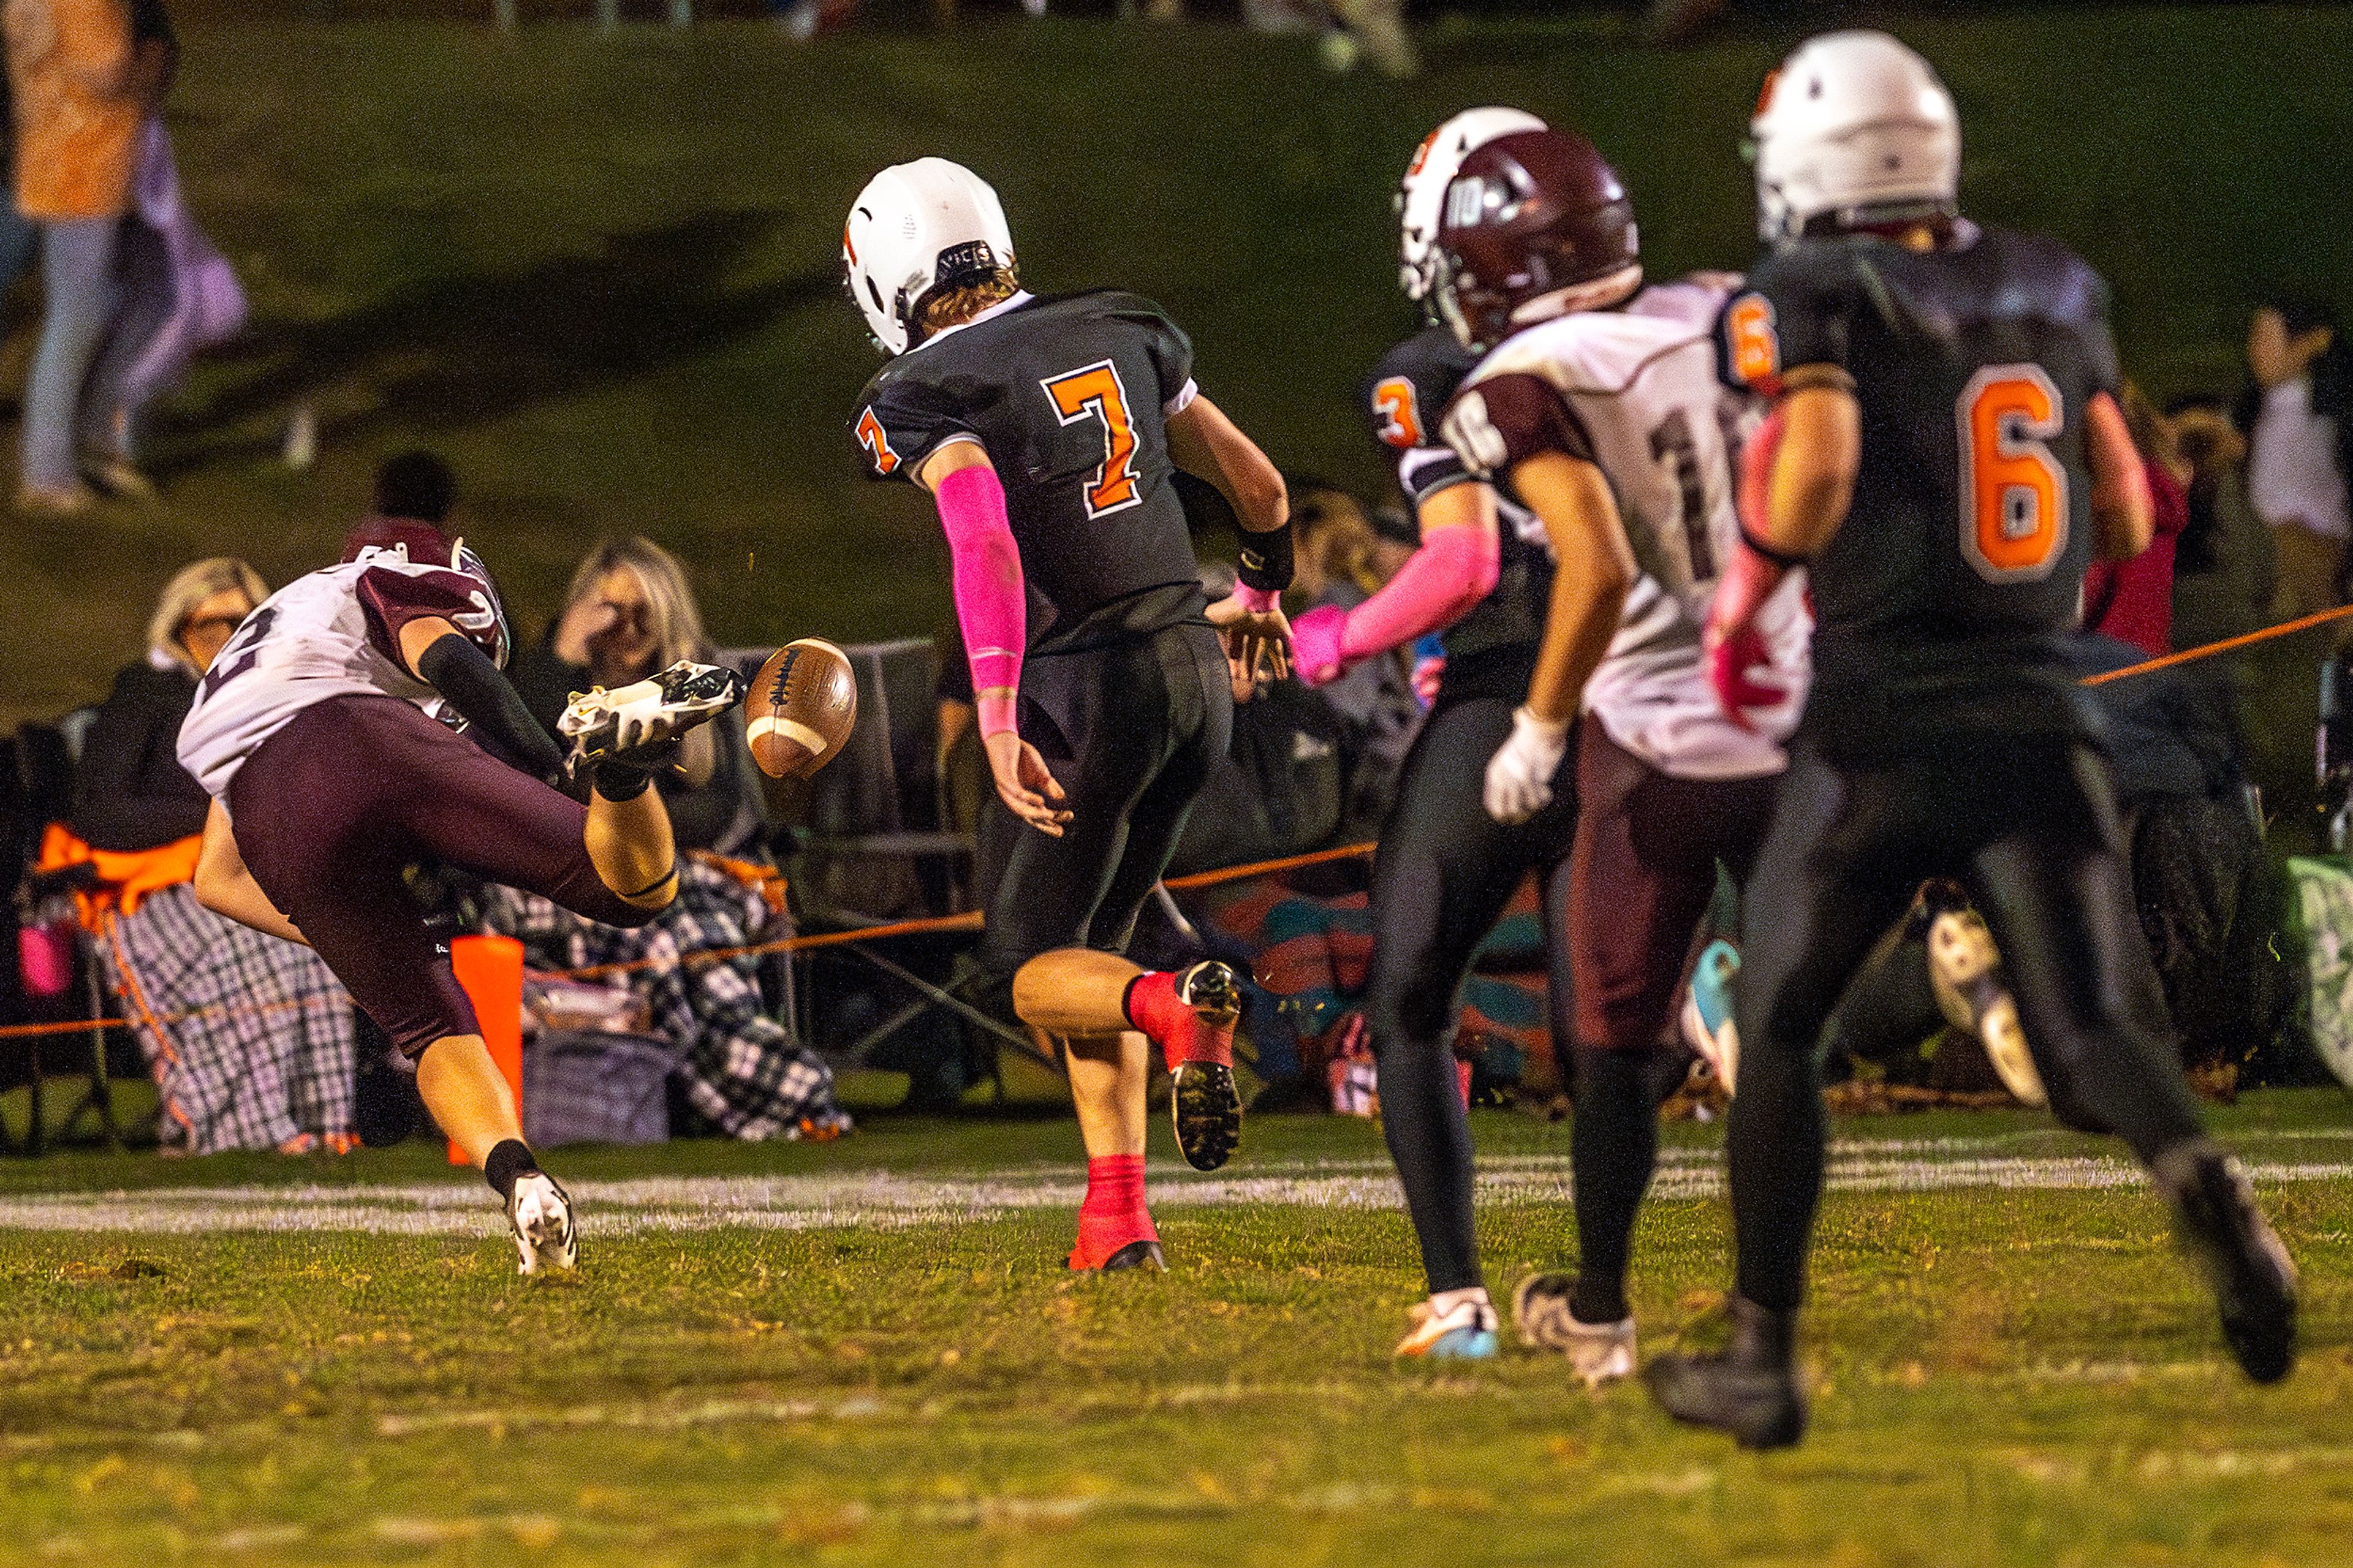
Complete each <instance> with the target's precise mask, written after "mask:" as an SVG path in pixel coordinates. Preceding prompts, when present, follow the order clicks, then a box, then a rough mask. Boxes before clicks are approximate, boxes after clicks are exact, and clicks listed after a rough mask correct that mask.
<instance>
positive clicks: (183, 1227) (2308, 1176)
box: [0, 1140, 2353, 1236]
mask: <svg viewBox="0 0 2353 1568" xmlns="http://www.w3.org/2000/svg"><path fill="white" fill-rule="evenodd" d="M1994 1147H1995V1145H1994V1142H1993V1141H1985V1142H1963V1141H1958V1140H1954V1141H1937V1142H1933V1143H1928V1144H1908V1145H1907V1144H1902V1143H1896V1142H1878V1141H1872V1142H1849V1143H1841V1144H1840V1145H1838V1146H1837V1147H1836V1148H1835V1149H1834V1150H1833V1152H1832V1156H1831V1167H1830V1175H1829V1181H1830V1186H1831V1190H1832V1191H1836V1192H1851V1193H1928V1192H1949V1191H1957V1190H1962V1189H1992V1190H2008V1191H2047V1192H2057V1191H2089V1190H2094V1189H2100V1188H2108V1187H2122V1186H2137V1185H2139V1184H2141V1183H2142V1181H2143V1180H2144V1178H2143V1176H2142V1174H2141V1173H2140V1170H2139V1168H2138V1167H2137V1165H2135V1164H2134V1163H2132V1162H2131V1161H2129V1160H2127V1159H2125V1158H2122V1157H2120V1156H2109V1155H2096V1156H2093V1155H2049V1156H2031V1155H2018V1154H2004V1153H1998V1152H1994ZM1924 1156H1925V1157H1924ZM2252 1170H2253V1174H2254V1177H2255V1179H2256V1180H2257V1181H2259V1182H2265V1183H2273V1184H2279V1183H2305V1182H2342V1181H2346V1180H2348V1179H2353V1163H2346V1162H2337V1161H2289V1160H2274V1161H2268V1162H2265V1161H2257V1162H2254V1163H2253V1165H2252ZM1154 1174H1155V1183H1154V1197H1155V1202H1157V1203H1158V1204H1159V1205H1163V1206H1164V1207H1166V1208H1172V1209H1174V1208H1187V1207H1207V1208H1220V1207H1239V1206H1245V1205H1260V1206H1269V1205H1271V1206H1295V1207H1311V1208H1349V1209H1395V1208H1398V1207H1399V1206H1400V1196H1399V1194H1398V1184H1397V1178H1396V1176H1395V1174H1394V1173H1391V1172H1390V1171H1389V1170H1388V1167H1387V1166H1386V1165H1384V1164H1380V1163H1374V1162H1356V1161H1350V1162H1345V1163H1341V1162H1335V1163H1315V1164H1304V1163H1289V1164H1282V1165H1271V1166H1265V1167H1261V1168H1260V1169H1258V1170H1255V1171H1250V1172H1247V1173H1235V1174H1231V1175H1227V1176H1218V1177H1197V1176H1192V1175H1190V1174H1189V1173H1182V1174H1180V1173H1179V1168H1178V1167H1174V1166H1171V1167H1167V1168H1166V1169H1165V1170H1164V1169H1161V1168H1157V1167H1155V1173H1154ZM1074 1175H1075V1173H1070V1172H1065V1171H1058V1170H1054V1169H1051V1168H1048V1167H1039V1168H1036V1169H1034V1170H1031V1171H1029V1172H1022V1173H1003V1174H997V1175H988V1176H958V1175H897V1174H893V1173H889V1172H881V1171H860V1172H841V1173H826V1174H804V1175H780V1176H660V1177H645V1178H639V1179H635V1180H629V1181H617V1182H579V1183H575V1184H573V1188H572V1190H573V1194H574V1195H575V1198H576V1199H577V1200H578V1202H579V1204H580V1206H581V1209H582V1214H583V1218H584V1221H585V1222H586V1224H587V1225H589V1226H591V1227H592V1229H593V1232H594V1233H596V1234H601V1235H605V1236H626V1235H630V1234H635V1233H639V1232H649V1231H702V1230H718V1229H725V1228H730V1227H736V1228H744V1229H754V1230H825V1229H847V1228H853V1227H859V1226H871V1227H878V1228H888V1229H900V1228H903V1227H906V1226H920V1225H936V1224H955V1223H959V1222H970V1221H976V1220H988V1219H994V1218H997V1217H1000V1216H1003V1215H1010V1214H1016V1213H1020V1212H1023V1211H1027V1210H1032V1209H1052V1208H1072V1207H1075V1206H1076V1205H1077V1204H1078V1202H1079V1199H1080V1198H1081V1196H1082V1193H1083V1189H1082V1186H1081V1184H1079V1183H1078V1182H1077V1181H1076V1180H1074V1179H1073V1176H1074ZM1652 1190H1653V1192H1654V1193H1655V1194H1657V1195H1658V1196H1659V1197H1661V1198H1663V1199H1667V1200H1670V1201H1672V1200H1677V1199H1681V1200H1685V1201H1693V1200H1706V1199H1714V1198H1716V1197H1719V1196H1721V1195H1722V1194H1723V1192H1724V1172H1723V1166H1722V1163H1721V1161H1720V1159H1719V1158H1718V1156H1717V1155H1716V1153H1715V1152H1714V1151H1712V1150H1693V1149H1667V1150H1662V1159H1661V1163H1660V1170H1659V1175H1658V1179H1657V1181H1656V1183H1655V1184H1653V1188H1652ZM1479 1192H1480V1196H1481V1198H1482V1201H1485V1202H1488V1203H1506V1204H1508V1203H1566V1202H1567V1201H1568V1199H1569V1196H1570V1185H1569V1174H1568V1163H1567V1160H1566V1159H1565V1158H1563V1157H1561V1156H1558V1155H1522V1156H1516V1157H1511V1158H1505V1159H1498V1160H1493V1161H1487V1162H1482V1170H1481V1172H1480V1174H1479ZM495 1223H496V1221H495V1211H494V1210H493V1209H492V1208H491V1202H490V1199H489V1196H488V1194H484V1193H483V1192H482V1191H481V1190H480V1187H479V1186H478V1185H477V1184H471V1183H451V1184H425V1183H417V1184H405V1185H386V1186H332V1187H327V1186H299V1187H266V1186H255V1185H246V1186H224V1187H185V1188H174V1189H164V1190H159V1191H150V1192H137V1193H121V1192H115V1193H58V1194H37V1195H22V1196H13V1197H0V1229H18V1230H42V1231H113V1232H127V1233H132V1234H148V1235H188V1234H207V1233H212V1232H219V1231H346V1232H365V1233H374V1234H379V1235H393V1236H430V1235H466V1234H481V1233H483V1232H484V1231H486V1230H489V1229H491V1228H493V1227H494V1226H495Z"/></svg>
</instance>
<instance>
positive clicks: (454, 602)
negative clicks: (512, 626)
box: [353, 566, 497, 669]
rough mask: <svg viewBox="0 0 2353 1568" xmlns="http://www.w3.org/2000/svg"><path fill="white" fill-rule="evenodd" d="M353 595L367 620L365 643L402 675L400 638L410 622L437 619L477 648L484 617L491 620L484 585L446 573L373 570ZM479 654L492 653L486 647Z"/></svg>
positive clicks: (404, 664)
mask: <svg viewBox="0 0 2353 1568" xmlns="http://www.w3.org/2000/svg"><path fill="white" fill-rule="evenodd" d="M353 593H354V594H355V595H357V596H358V599H359V602H360V609H361V611H362V613H364V615H365V616H366V617H367V633H368V641H369V642H370V643H372V644H374V645H375V650H376V651H377V652H378V653H381V654H382V655H384V656H385V658H388V659H390V660H392V662H393V663H394V664H395V665H396V666H398V667H399V668H402V669H406V668H409V664H408V660H406V658H402V657H401V653H400V634H401V632H402V630H403V629H405V628H406V626H408V625H409V624H410V623H411V622H413V621H422V620H428V619H431V618H432V617H434V616H439V617H440V618H441V619H443V620H445V621H448V622H449V623H450V624H451V625H452V626H456V627H458V629H459V631H461V632H463V633H465V634H466V635H467V636H468V637H471V638H472V639H473V640H474V641H475V642H476V643H480V642H481V641H482V638H481V637H480V636H478V635H477V633H476V628H477V627H478V626H480V625H482V624H484V622H485V617H489V618H491V619H493V620H494V619H495V611H494V610H493V608H492V606H491V603H490V599H489V596H488V595H485V594H484V593H483V591H482V585H481V584H480V583H478V582H476V581H475V580H474V579H473V578H471V577H469V576H467V575H466V574H464V573H462V572H452V571H449V570H448V569H447V568H444V567H438V566H409V567H405V568H404V567H398V566H371V567H369V568H368V569H367V570H366V571H364V572H363V573H361V574H360V578H359V582H358V583H357V584H355V585H354V586H353ZM483 651H484V652H486V653H489V652H491V648H490V647H487V646H485V647H484V648H483ZM492 657H493V658H495V657H497V656H496V655H495V654H492Z"/></svg>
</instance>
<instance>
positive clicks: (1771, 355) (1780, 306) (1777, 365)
mask: <svg viewBox="0 0 2353 1568" xmlns="http://www.w3.org/2000/svg"><path fill="white" fill-rule="evenodd" d="M1843 282H1844V273H1843V270H1842V269H1841V268H1837V267H1834V266H1833V267H1827V268H1826V267H1823V266H1821V265H1819V264H1817V263H1816V258H1811V257H1809V256H1806V255H1805V254H1804V253H1803V252H1799V253H1794V254H1787V255H1779V256H1772V257H1767V258H1766V259H1765V260H1763V261H1761V262H1759V263H1758V264H1757V269H1756V270H1755V271H1754V272H1751V273H1750V274H1749V275H1748V278H1747V280H1746V284H1745V286H1744V287H1743V288H1741V289H1739V290H1738V291H1737V292H1736V293H1735V294H1734V295H1733V296H1732V298H1731V299H1730V300H1727V301H1726V302H1725V307H1724V311H1723V313H1722V314H1721V315H1720V316H1718V317H1717V318H1716V332H1715V336H1716V365H1717V369H1718V371H1719V372H1720V373H1721V374H1722V376H1723V378H1724V381H1725V384H1726V385H1728V386H1731V387H1734V388H1736V389H1738V390H1741V391H1744V392H1754V393H1757V394H1758V395H1762V396H1766V397H1774V396H1778V395H1779V394H1780V390H1781V377H1782V376H1783V375H1784V374H1787V373H1788V372H1789V371H1790V370H1792V369H1794V368H1795V367H1797V366H1799V365H1801V364H1828V365H1836V366H1838V367H1839V368H1840V369H1841V370H1843V369H1846V368H1847V342H1848V330H1847V329H1848V321H1849V314H1850V312H1849V305H1850V300H1851V293H1852V291H1851V290H1850V289H1848V288H1846V287H1844V286H1843Z"/></svg>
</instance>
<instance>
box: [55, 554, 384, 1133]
mask: <svg viewBox="0 0 2353 1568" xmlns="http://www.w3.org/2000/svg"><path fill="white" fill-rule="evenodd" d="M268 594H269V590H268V588H267V587H266V586H265V585H264V584H263V583H262V581H261V578H260V576H259V574H257V573H256V572H255V571H254V570H253V568H252V567H250V566H248V565H247V564H246V563H244V562H242V561H237V560H232V559H229V558H227V557H222V558H219V559H216V560H211V561H199V562H197V563H195V564H194V565H191V566H187V567H185V568H183V569H182V570H181V571H180V572H178V573H177V574H174V576H173V578H172V580H171V581H170V582H169V583H167V584H164V592H163V594H162V595H161V596H160V597H159V598H158V599H157V601H156V605H155V613H154V615H153V616H152V617H150V619H149V621H148V626H147V656H146V658H143V659H142V660H140V661H139V662H138V663H136V664H132V665H131V666H129V667H127V668H125V669H123V671H122V672H121V675H119V676H117V677H116V679H115V683H114V689H113V691H112V692H111V694H110V695H109V696H108V698H107V700H106V701H105V702H104V703H102V704H100V708H99V710H98V715H97V717H96V719H95V720H93V721H92V722H91V724H90V731H89V734H88V735H87V737H86V738H85V739H84V741H83V742H82V752H81V757H80V760H79V763H77V764H76V767H75V772H74V790H73V811H72V816H71V817H70V819H69V825H68V826H57V827H53V828H51V829H50V832H49V837H48V838H47V842H45V843H44V844H43V846H42V865H43V868H45V869H54V868H58V867H61V866H67V865H72V864H76V863H88V864H89V865H90V867H91V868H92V869H93V870H94V871H95V872H96V874H97V880H96V883H95V885H94V886H93V887H92V888H90V889H89V890H88V891H87V892H85V893H84V894H83V895H82V896H81V899H80V904H81V916H82V923H83V925H84V927H85V928H86V929H87V930H88V931H89V932H90V940H91V945H92V946H93V947H94V948H95V949H96V951H97V953H98V958H99V963H100V969H101V971H102V973H104V976H105V979H106V982H107V984H108V985H109V986H110V987H111V989H112V991H113V992H114V994H115V997H116V999H117V1001H118V1002H119V1004H120V1005H121V1011H122V1015H123V1016H124V1017H126V1018H128V1019H129V1020H130V1021H131V1026H132V1030H133V1031H134V1032H135V1033H136V1035H137V1036H138V1038H139V1045H140V1049H141V1051H142V1053H143V1054H144V1056H145V1057H146V1059H147V1065H148V1068H149V1070H150V1071H151V1072H152V1073H153V1075H154V1078H155V1081H156V1084H157V1087H158V1088H159V1089H161V1090H162V1094H163V1110H164V1115H163V1124H162V1133H163V1138H164V1144H165V1146H166V1147H168V1148H173V1149H177V1150H180V1151H183V1152H188V1153H195V1154H206V1153H211V1152H215V1151H216V1150H222V1149H276V1150H279V1151H280V1152H286V1153H301V1152H307V1151H310V1150H312V1149H318V1148H322V1147H323V1148H329V1149H334V1150H337V1151H341V1150H344V1149H348V1148H350V1147H352V1145H353V1143H354V1142H356V1139H355V1138H354V1136H353V1117H352V1079H353V1024H352V1004H351V998H350V997H349V996H347V995H346V994H344V992H343V987H342V986H341V985H339V984H336V983H335V978H334V976H333V975H332V974H330V973H328V972H327V966H326V965H325V964H323V963H321V962H320V961H319V958H318V955H317V954H315V953H313V952H311V950H310V949H309V948H306V947H300V946H297V945H296V944H294V943H292V942H281V941H280V940H279V939H278V938H276V937H274V936H265V935H263V934H262V933H261V932H259V931H252V930H249V929H248V928H247V927H245V926H242V925H238V924H237V923H236V922H234V921H227V920H224V919H222V918H221V917H220V916H218V915H216V914H214V913H213V912H212V911H211V910H206V908H204V906H202V905H201V904H199V903H197V902H196V898H195V889H193V888H192V887H191V886H190V885H189V883H190V879H192V878H193V877H194V876H195V864H196V845H197V842H198V837H197V836H198V835H199V834H200V832H201V831H202V829H203V826H204V819H205V811H206V805H207V804H208V803H207V802H206V796H205V794H204V791H203V790H202V789H201V788H199V787H198V786H197V784H196V782H195V780H194V779H193V778H190V777H189V776H188V775H187V773H185V771H184V770H183V769H182V768H181V767H180V764H179V760H178V758H177V756H176V755H175V743H176V742H177V740H178V737H179V731H180V722H181V721H182V720H183V719H185V717H186V716H187V711H188V707H189V704H190V703H191V702H192V701H193V700H195V691H196V683H197V682H198V681H199V680H201V679H203V678H204V675H205V672H206V670H207V669H209V668H211V667H212V664H213V661H214V659H216V658H218V657H219V655H220V652H221V649H222V648H223V647H226V646H227V643H228V640H229V638H230V637H233V636H234V635H235V634H236V631H237V626H239V625H240V624H241V623H242V622H243V621H244V620H245V618H246V616H248V615H249V614H251V613H252V611H253V610H254V609H255V608H256V607H257V606H258V605H259V604H260V603H261V601H262V600H263V599H264V598H265V597H267V596H268Z"/></svg>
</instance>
